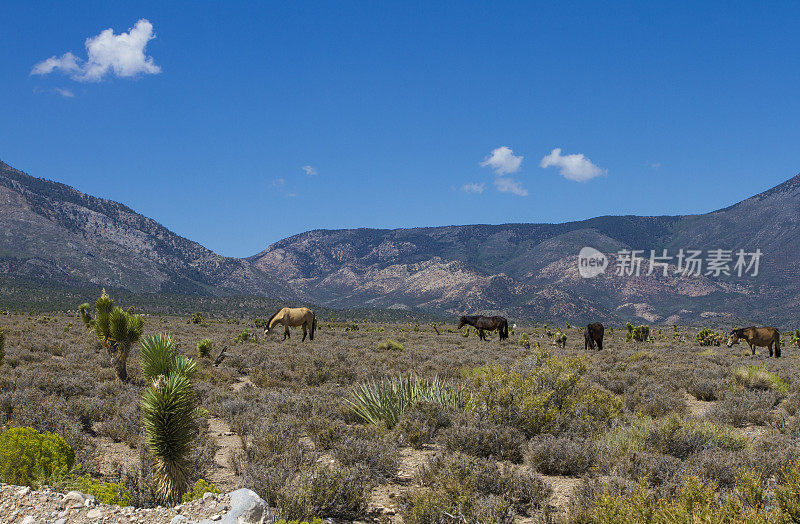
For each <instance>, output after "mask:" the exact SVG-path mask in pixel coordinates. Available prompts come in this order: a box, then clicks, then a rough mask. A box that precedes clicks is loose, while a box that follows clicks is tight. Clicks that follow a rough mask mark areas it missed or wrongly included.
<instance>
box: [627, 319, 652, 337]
mask: <svg viewBox="0 0 800 524" xmlns="http://www.w3.org/2000/svg"><path fill="white" fill-rule="evenodd" d="M625 327H626V329H627V330H628V332H627V333H626V334H625V342H630V341H632V340H634V341H636V342H645V341H647V340H648V339H649V338H650V326H647V325H642V326H636V327H634V326H633V324H631V323H630V322H628V323H627V324H626V325H625Z"/></svg>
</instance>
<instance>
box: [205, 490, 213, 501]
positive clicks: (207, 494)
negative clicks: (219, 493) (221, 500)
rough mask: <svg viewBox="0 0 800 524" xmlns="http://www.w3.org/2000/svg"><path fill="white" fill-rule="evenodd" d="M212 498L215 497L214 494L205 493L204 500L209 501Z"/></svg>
mask: <svg viewBox="0 0 800 524" xmlns="http://www.w3.org/2000/svg"><path fill="white" fill-rule="evenodd" d="M212 497H214V494H213V493H211V492H210V491H206V492H205V493H203V500H208V499H210V498H212Z"/></svg>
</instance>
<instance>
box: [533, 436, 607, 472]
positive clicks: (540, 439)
mask: <svg viewBox="0 0 800 524" xmlns="http://www.w3.org/2000/svg"><path fill="white" fill-rule="evenodd" d="M597 455H598V453H597V445H596V444H595V443H594V442H593V441H592V440H591V439H586V438H581V437H573V436H567V435H561V436H557V437H556V436H553V435H539V436H536V437H534V438H533V439H531V441H530V442H529V443H528V448H527V450H526V452H525V463H526V464H528V465H529V466H531V467H533V468H535V469H536V470H538V471H539V472H540V473H544V474H546V475H575V476H577V475H582V474H583V473H586V472H587V471H589V469H591V468H592V466H594V465H595V463H596V462H597Z"/></svg>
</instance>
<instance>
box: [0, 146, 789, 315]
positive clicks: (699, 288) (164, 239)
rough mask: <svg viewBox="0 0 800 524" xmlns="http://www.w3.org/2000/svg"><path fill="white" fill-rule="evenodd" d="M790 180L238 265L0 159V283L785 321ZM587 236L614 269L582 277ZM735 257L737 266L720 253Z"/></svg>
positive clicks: (429, 231) (403, 234)
mask: <svg viewBox="0 0 800 524" xmlns="http://www.w3.org/2000/svg"><path fill="white" fill-rule="evenodd" d="M798 230H800V175H798V176H796V177H794V178H792V179H790V180H788V181H787V182H785V183H783V184H781V185H779V186H777V187H775V188H772V189H770V190H769V191H765V192H764V193H761V194H758V195H756V196H753V197H751V198H748V199H747V200H744V201H742V202H740V203H738V204H736V205H733V206H730V207H728V208H725V209H720V210H718V211H714V212H712V213H707V214H702V215H691V216H660V217H637V216H604V217H597V218H593V219H590V220H584V221H579V222H568V223H563V224H503V225H467V226H447V227H433V228H414V229H395V230H379V229H352V230H315V231H309V232H306V233H302V234H300V235H295V236H293V237H290V238H286V239H284V240H281V241H279V242H276V243H275V244H272V245H271V246H269V247H268V248H267V249H266V250H264V251H263V252H261V253H259V254H257V255H254V256H252V257H250V258H248V259H233V258H226V257H223V256H220V255H217V254H216V253H213V252H211V251H210V250H208V249H206V248H204V247H203V246H201V245H199V244H197V243H195V242H191V241H190V240H187V239H185V238H182V237H180V236H178V235H175V234H174V233H172V232H170V231H169V230H167V229H166V228H164V227H163V226H161V225H160V224H158V223H157V222H155V221H153V220H151V219H149V218H146V217H143V216H141V215H139V214H138V213H136V212H134V211H133V210H131V209H129V208H128V207H126V206H124V205H122V204H119V203H116V202H112V201H109V200H104V199H99V198H95V197H92V196H89V195H85V194H83V193H81V192H79V191H76V190H75V189H72V188H70V187H68V186H65V185H63V184H59V183H56V182H50V181H46V180H42V179H38V178H33V177H31V176H28V175H26V174H24V173H22V172H20V171H18V170H16V169H13V168H11V167H10V166H8V165H6V164H3V163H2V162H0V279H2V278H5V279H6V281H10V280H13V279H33V280H34V281H38V282H45V283H58V284H66V285H73V286H74V285H86V284H92V285H105V286H111V287H118V288H124V289H128V290H131V291H133V292H152V291H156V292H163V293H177V294H195V295H218V296H219V295H243V294H247V295H260V296H268V297H273V298H280V299H286V300H288V301H304V302H307V303H312V304H318V305H324V306H327V307H331V308H353V307H359V308H361V307H372V308H381V309H386V308H390V309H424V310H431V311H439V312H443V313H446V314H460V313H463V312H486V313H490V312H503V313H506V314H508V315H510V316H512V317H514V318H519V319H531V320H532V319H536V320H559V321H563V320H569V321H571V322H583V321H586V320H589V319H606V320H610V321H626V320H628V319H632V320H635V319H637V318H638V319H643V320H646V321H648V322H700V321H703V322H706V323H707V322H709V319H712V320H714V319H715V320H716V321H718V322H720V323H726V322H727V323H730V322H731V321H734V320H736V319H751V320H763V321H765V322H773V323H781V322H783V323H786V322H793V321H795V320H796V319H797V315H796V313H795V311H796V310H797V307H796V306H797V305H798V302H800V235H799V234H798V233H797V232H798ZM584 246H591V247H593V248H596V249H598V250H599V251H601V252H603V253H605V254H606V255H607V256H608V258H609V261H610V262H609V267H608V268H607V270H606V272H605V273H604V274H601V275H599V276H597V277H595V278H591V279H585V278H581V276H580V274H579V271H578V253H579V251H580V250H581V248H582V247H584ZM625 249H641V250H644V254H643V255H642V256H644V257H645V258H647V257H649V252H650V250H651V249H653V250H656V251H657V252H659V253H660V252H661V250H662V249H667V250H668V254H669V255H672V256H673V257H674V256H675V255H676V254H677V253H678V251H679V250H680V249H684V250H688V249H697V250H702V251H703V256H704V257H705V256H707V255H708V252H709V250H714V249H729V250H733V252H735V251H736V250H738V249H744V250H745V251H747V252H752V251H755V250H756V249H760V250H761V252H762V258H761V261H760V265H759V274H758V276H751V275H750V274H746V275H744V276H742V277H737V276H736V275H733V276H726V275H721V276H715V275H706V274H705V270H706V266H704V267H703V272H702V273H701V274H700V275H684V274H681V273H680V272H679V271H676V267H675V263H676V260H675V259H673V260H672V264H673V265H672V266H670V270H669V272H668V273H669V274H668V275H667V276H663V275H661V274H660V272H659V271H656V272H655V274H651V275H647V274H646V273H647V268H648V265H649V264H648V261H647V260H645V261H644V262H643V264H642V274H641V275H640V276H638V277H637V276H628V275H619V274H617V272H616V269H617V268H616V265H615V264H616V263H617V262H618V260H617V258H616V254H617V253H618V252H619V251H620V250H625ZM731 266H732V263H731Z"/></svg>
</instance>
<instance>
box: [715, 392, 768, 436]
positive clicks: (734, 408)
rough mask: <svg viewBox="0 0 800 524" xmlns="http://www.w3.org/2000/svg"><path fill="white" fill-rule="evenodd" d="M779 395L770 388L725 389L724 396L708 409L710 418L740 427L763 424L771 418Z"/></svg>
mask: <svg viewBox="0 0 800 524" xmlns="http://www.w3.org/2000/svg"><path fill="white" fill-rule="evenodd" d="M778 400H779V396H778V395H777V394H776V393H775V392H774V391H772V390H749V389H745V388H741V387H739V388H736V389H734V390H732V391H726V392H725V396H724V397H723V398H722V399H721V400H720V401H718V402H716V403H715V404H714V405H713V406H711V409H709V410H708V414H707V417H708V418H709V419H710V420H714V421H717V422H722V423H724V424H729V425H731V426H734V427H737V428H741V427H745V426H748V425H759V426H760V425H764V424H766V423H768V422H770V421H771V420H772V419H773V416H774V414H773V412H772V408H773V407H774V406H775V404H777V402H778Z"/></svg>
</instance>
